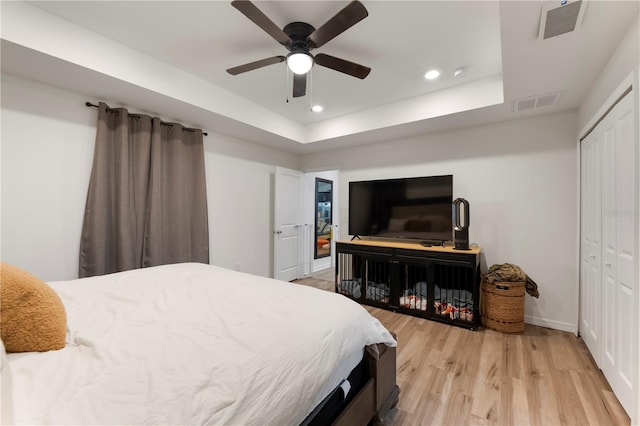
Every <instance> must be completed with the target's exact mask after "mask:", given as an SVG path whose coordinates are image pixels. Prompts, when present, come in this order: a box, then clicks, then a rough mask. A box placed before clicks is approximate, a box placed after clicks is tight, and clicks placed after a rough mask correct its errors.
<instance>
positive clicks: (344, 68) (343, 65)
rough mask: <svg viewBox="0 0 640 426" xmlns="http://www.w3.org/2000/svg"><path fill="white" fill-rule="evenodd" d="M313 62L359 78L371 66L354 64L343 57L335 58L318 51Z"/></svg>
mask: <svg viewBox="0 0 640 426" xmlns="http://www.w3.org/2000/svg"><path fill="white" fill-rule="evenodd" d="M315 63H316V64H318V65H322V66H323V67H327V68H331V69H332V70H335V71H338V72H342V73H345V74H349V75H351V76H353V77H357V78H359V79H364V78H365V77H366V76H368V75H369V73H370V72H371V68H369V67H365V66H364V65H360V64H356V63H355V62H350V61H347V60H344V59H340V58H336V57H335V56H331V55H325V54H324V53H318V54H317V55H316V56H315Z"/></svg>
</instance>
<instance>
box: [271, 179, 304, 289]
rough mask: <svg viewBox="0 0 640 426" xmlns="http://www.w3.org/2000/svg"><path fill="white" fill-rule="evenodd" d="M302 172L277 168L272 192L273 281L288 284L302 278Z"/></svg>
mask: <svg viewBox="0 0 640 426" xmlns="http://www.w3.org/2000/svg"><path fill="white" fill-rule="evenodd" d="M303 196H304V173H302V172H299V171H297V170H290V169H285V168H282V167H277V168H276V175H275V190H274V215H273V216H274V226H273V229H274V237H273V263H274V267H273V271H274V278H276V279H278V280H283V281H291V280H295V279H296V278H300V277H301V276H302V271H301V268H302V265H303V263H304V259H303V256H302V240H303V235H304V216H303Z"/></svg>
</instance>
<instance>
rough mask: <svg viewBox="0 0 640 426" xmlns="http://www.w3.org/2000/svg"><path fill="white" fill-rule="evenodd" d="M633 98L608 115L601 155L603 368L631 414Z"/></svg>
mask: <svg viewBox="0 0 640 426" xmlns="http://www.w3.org/2000/svg"><path fill="white" fill-rule="evenodd" d="M633 109H634V108H633V97H632V96H630V95H627V96H625V97H624V98H623V99H622V100H621V101H620V102H619V103H618V104H617V105H616V106H615V107H614V108H613V110H612V111H611V112H610V113H609V114H608V115H607V116H606V117H605V119H604V120H603V121H602V123H601V124H600V126H599V127H602V132H603V135H604V137H603V141H602V142H603V144H604V149H603V157H602V185H603V186H602V208H603V210H602V211H603V221H602V265H603V266H602V282H603V300H602V309H603V321H602V330H603V342H602V343H603V347H602V365H601V368H602V372H603V373H604V375H605V377H607V380H608V381H609V384H610V385H611V388H612V389H613V391H614V393H615V394H616V396H617V397H618V399H619V400H620V403H621V404H622V406H623V407H625V409H626V410H627V412H628V413H629V414H630V415H631V413H633V412H634V411H632V407H634V406H635V401H634V392H635V391H636V389H634V387H635V386H634V385H635V384H636V378H637V370H636V369H637V367H638V351H637V346H638V340H639V338H640V336H639V335H638V334H639V333H638V328H637V327H636V326H634V325H636V324H637V321H634V320H635V319H636V318H637V314H638V313H637V309H638V307H637V306H635V305H636V304H635V300H636V295H637V291H638V289H637V287H638V282H637V280H636V279H635V278H636V277H635V268H636V264H637V262H638V255H637V253H636V250H635V241H634V239H635V236H636V235H637V232H638V230H637V223H638V221H637V219H636V220H634V215H633V214H632V212H634V211H635V202H636V196H637V195H636V194H637V185H638V183H637V181H636V179H635V176H636V174H635V167H636V165H635V147H634V117H633V115H632V114H633Z"/></svg>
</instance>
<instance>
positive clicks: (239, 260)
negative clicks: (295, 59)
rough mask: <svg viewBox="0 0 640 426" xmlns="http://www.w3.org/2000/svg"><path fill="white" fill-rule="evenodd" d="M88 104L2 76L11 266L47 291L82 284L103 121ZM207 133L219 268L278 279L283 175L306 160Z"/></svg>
mask: <svg viewBox="0 0 640 426" xmlns="http://www.w3.org/2000/svg"><path fill="white" fill-rule="evenodd" d="M86 100H93V101H97V100H95V99H90V98H87V97H86V96H83V95H82V94H78V93H74V92H70V91H67V90H61V89H58V88H54V87H51V86H48V85H43V84H40V83H36V82H33V81H30V80H26V79H23V78H20V77H16V76H13V75H8V74H3V75H2V104H1V107H2V109H1V119H2V123H1V125H2V126H1V127H2V130H1V143H2V146H1V151H0V152H1V156H2V157H1V185H2V189H1V194H2V212H1V216H0V218H1V220H2V222H1V228H0V242H1V254H2V260H3V261H5V262H9V263H13V264H15V265H16V266H19V267H22V268H25V269H27V270H29V271H31V272H32V273H34V274H35V275H37V276H39V277H41V278H42V279H44V280H47V281H51V280H63V279H72V278H76V277H77V276H78V252H79V247H80V232H81V230H82V220H83V214H84V205H85V200H86V192H87V187H88V183H89V176H90V173H91V163H92V158H93V145H94V140H95V122H96V119H97V111H96V109H94V108H87V107H85V106H84V102H85V101H86ZM107 101H108V100H107ZM112 106H115V105H112ZM185 124H189V123H185ZM205 130H207V131H208V133H209V136H207V137H205V162H206V173H207V192H208V194H209V195H208V204H209V233H210V253H211V263H212V264H216V265H220V266H223V267H228V268H232V269H233V268H239V269H240V270H242V271H245V272H251V273H254V274H257V275H264V276H270V275H272V269H273V268H272V263H273V262H272V254H271V253H272V246H273V237H272V232H271V229H272V220H271V217H272V213H271V212H272V211H273V201H272V200H273V197H272V194H273V175H274V172H275V166H276V165H278V166H283V167H289V168H299V157H298V156H297V155H294V154H288V153H283V152H280V151H277V150H274V149H271V148H267V147H263V146H258V145H255V144H252V143H249V142H245V141H239V140H236V139H232V138H229V137H226V136H223V135H220V134H216V133H215V131H214V130H215V129H205Z"/></svg>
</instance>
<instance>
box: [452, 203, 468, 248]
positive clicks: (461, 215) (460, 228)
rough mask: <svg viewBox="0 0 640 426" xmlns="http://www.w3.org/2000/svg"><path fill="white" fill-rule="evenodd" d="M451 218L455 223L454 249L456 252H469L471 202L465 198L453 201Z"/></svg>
mask: <svg viewBox="0 0 640 426" xmlns="http://www.w3.org/2000/svg"><path fill="white" fill-rule="evenodd" d="M461 210H462V211H461ZM451 216H452V218H451V219H452V222H453V223H452V224H453V246H454V247H453V248H454V249H456V250H469V202H468V201H467V200H465V199H464V198H456V199H455V200H454V201H453V208H452V209H451Z"/></svg>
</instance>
